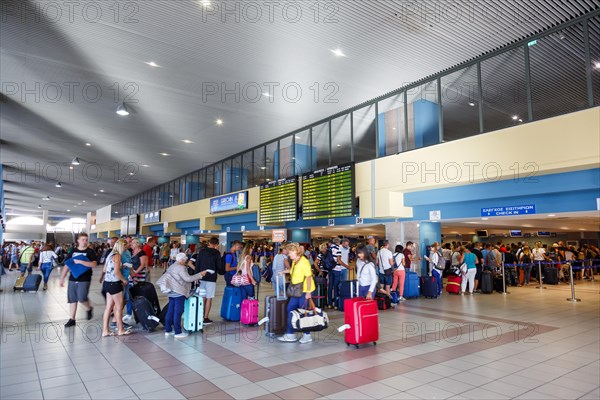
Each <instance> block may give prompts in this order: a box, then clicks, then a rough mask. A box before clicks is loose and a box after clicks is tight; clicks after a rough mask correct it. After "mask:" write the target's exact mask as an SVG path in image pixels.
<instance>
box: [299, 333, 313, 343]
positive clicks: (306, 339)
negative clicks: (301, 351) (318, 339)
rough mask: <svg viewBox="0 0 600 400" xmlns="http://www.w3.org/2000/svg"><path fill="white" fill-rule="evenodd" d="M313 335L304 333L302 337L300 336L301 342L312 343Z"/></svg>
mask: <svg viewBox="0 0 600 400" xmlns="http://www.w3.org/2000/svg"><path fill="white" fill-rule="evenodd" d="M312 341H313V339H312V336H311V335H302V338H300V343H302V344H305V343H310V342H312Z"/></svg>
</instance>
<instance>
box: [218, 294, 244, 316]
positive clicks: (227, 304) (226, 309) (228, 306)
mask: <svg viewBox="0 0 600 400" xmlns="http://www.w3.org/2000/svg"><path fill="white" fill-rule="evenodd" d="M242 300H243V298H242V289H240V288H238V287H235V286H227V287H226V288H225V292H224V293H223V303H221V318H223V319H224V320H227V321H239V320H240V314H241V308H242Z"/></svg>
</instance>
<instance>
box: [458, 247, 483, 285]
mask: <svg viewBox="0 0 600 400" xmlns="http://www.w3.org/2000/svg"><path fill="white" fill-rule="evenodd" d="M461 250H462V253H463V256H462V262H461V264H462V263H465V264H467V271H466V273H463V276H462V282H461V283H460V294H461V295H464V294H465V293H466V290H467V283H468V284H469V293H470V294H471V295H473V294H474V293H475V275H477V264H478V263H479V260H478V259H477V256H476V255H475V253H472V252H471V249H469V248H468V247H463V248H462V249H461Z"/></svg>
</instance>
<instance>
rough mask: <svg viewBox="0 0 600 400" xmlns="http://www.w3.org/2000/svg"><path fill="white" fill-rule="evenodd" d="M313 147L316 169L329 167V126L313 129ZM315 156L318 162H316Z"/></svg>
mask: <svg viewBox="0 0 600 400" xmlns="http://www.w3.org/2000/svg"><path fill="white" fill-rule="evenodd" d="M312 147H313V149H314V151H313V166H314V167H315V168H314V169H321V168H327V167H329V124H328V123H327V122H325V123H324V124H321V125H317V126H315V127H313V128H312ZM315 154H316V156H317V160H316V162H315V157H314V156H315Z"/></svg>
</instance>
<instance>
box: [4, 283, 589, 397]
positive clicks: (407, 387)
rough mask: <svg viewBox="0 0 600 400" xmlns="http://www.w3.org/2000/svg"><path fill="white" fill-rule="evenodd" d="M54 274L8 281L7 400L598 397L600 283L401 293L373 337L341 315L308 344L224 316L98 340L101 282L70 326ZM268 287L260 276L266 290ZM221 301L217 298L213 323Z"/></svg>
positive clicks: (332, 316) (265, 291) (382, 315)
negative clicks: (41, 286) (190, 327)
mask: <svg viewBox="0 0 600 400" xmlns="http://www.w3.org/2000/svg"><path fill="white" fill-rule="evenodd" d="M153 275H154V278H158V275H159V274H158V273H155V274H153ZM57 276H58V273H57V272H56V271H55V272H54V277H53V278H52V280H51V282H50V285H49V286H50V289H49V290H48V291H47V292H42V291H40V292H38V293H13V291H12V290H11V288H12V283H13V282H14V280H15V278H16V275H14V272H11V273H10V275H8V276H4V277H3V279H2V287H3V289H4V292H3V293H1V294H0V313H1V314H0V320H1V327H0V333H1V335H2V340H1V342H0V386H1V387H0V398H1V399H3V400H7V399H24V400H29V399H38V398H39V399H67V398H71V399H183V398H188V399H231V398H235V399H251V398H261V399H317V398H329V399H383V398H385V399H446V398H451V399H510V398H516V399H556V398H559V399H598V398H599V396H600V361H599V358H600V329H599V328H600V313H599V311H600V307H599V306H600V291H599V290H600V281H596V282H585V283H579V284H578V285H577V286H576V289H577V297H579V298H581V299H582V302H581V303H576V304H573V303H570V302H567V301H566V300H565V299H566V298H567V297H570V290H569V288H568V286H566V285H560V286H554V287H552V286H549V287H548V288H547V289H546V290H539V289H535V288H534V287H526V288H510V289H509V290H510V292H511V293H510V294H508V295H501V294H493V295H476V296H473V297H470V296H466V297H461V296H450V295H447V294H444V295H443V296H442V297H441V298H440V299H437V300H427V299H416V300H409V301H407V302H405V303H403V304H401V305H400V306H399V307H398V308H396V309H394V310H391V311H386V312H381V313H380V325H381V327H380V340H379V342H378V345H377V346H364V347H362V348H360V349H359V350H356V349H354V348H353V347H350V348H348V347H346V345H345V343H344V339H343V336H342V334H340V333H338V332H337V330H336V328H337V327H338V326H340V325H341V324H342V323H343V316H342V314H341V313H339V312H335V311H333V312H330V313H329V315H330V320H331V324H330V325H331V326H330V328H329V329H328V330H327V331H324V332H320V333H319V334H318V335H315V336H314V338H315V341H314V342H313V343H311V344H306V345H301V344H298V343H292V344H289V343H279V342H277V341H272V340H270V339H268V338H266V337H265V336H264V335H263V334H262V333H263V332H262V329H260V328H246V327H241V326H240V325H239V324H235V323H227V324H222V323H220V322H215V324H213V325H212V326H210V327H207V329H206V330H205V333H204V334H193V335H191V336H190V337H189V338H187V339H185V340H181V341H179V340H176V339H174V338H173V337H168V338H166V337H165V336H164V335H163V332H162V331H158V332H155V333H152V334H145V333H138V334H135V335H133V336H130V337H128V338H126V339H118V338H106V339H102V338H100V332H101V321H100V318H101V312H102V309H103V299H102V297H101V295H100V291H99V285H98V284H97V283H96V282H94V284H93V287H92V290H91V299H92V300H93V302H94V303H95V304H96V311H95V317H94V319H93V320H92V321H85V319H81V320H79V321H78V325H77V327H76V328H71V329H69V330H65V329H64V328H63V327H62V324H63V323H64V322H65V317H66V315H67V314H66V310H67V304H66V295H65V289H64V288H60V287H59V286H58V283H57V280H56V278H57ZM269 289H270V285H268V284H263V286H262V289H261V292H262V294H261V297H262V295H266V294H269V291H270V290H269ZM218 293H222V287H220V288H219V289H218ZM161 300H162V303H161V304H165V303H166V299H164V298H161ZM261 300H262V299H261ZM219 307H220V303H219V301H218V299H217V301H216V304H215V305H214V306H213V312H212V316H213V319H214V320H215V321H219V320H220V319H219V318H218V312H219ZM83 314H84V313H83V311H80V317H81V318H83Z"/></svg>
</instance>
